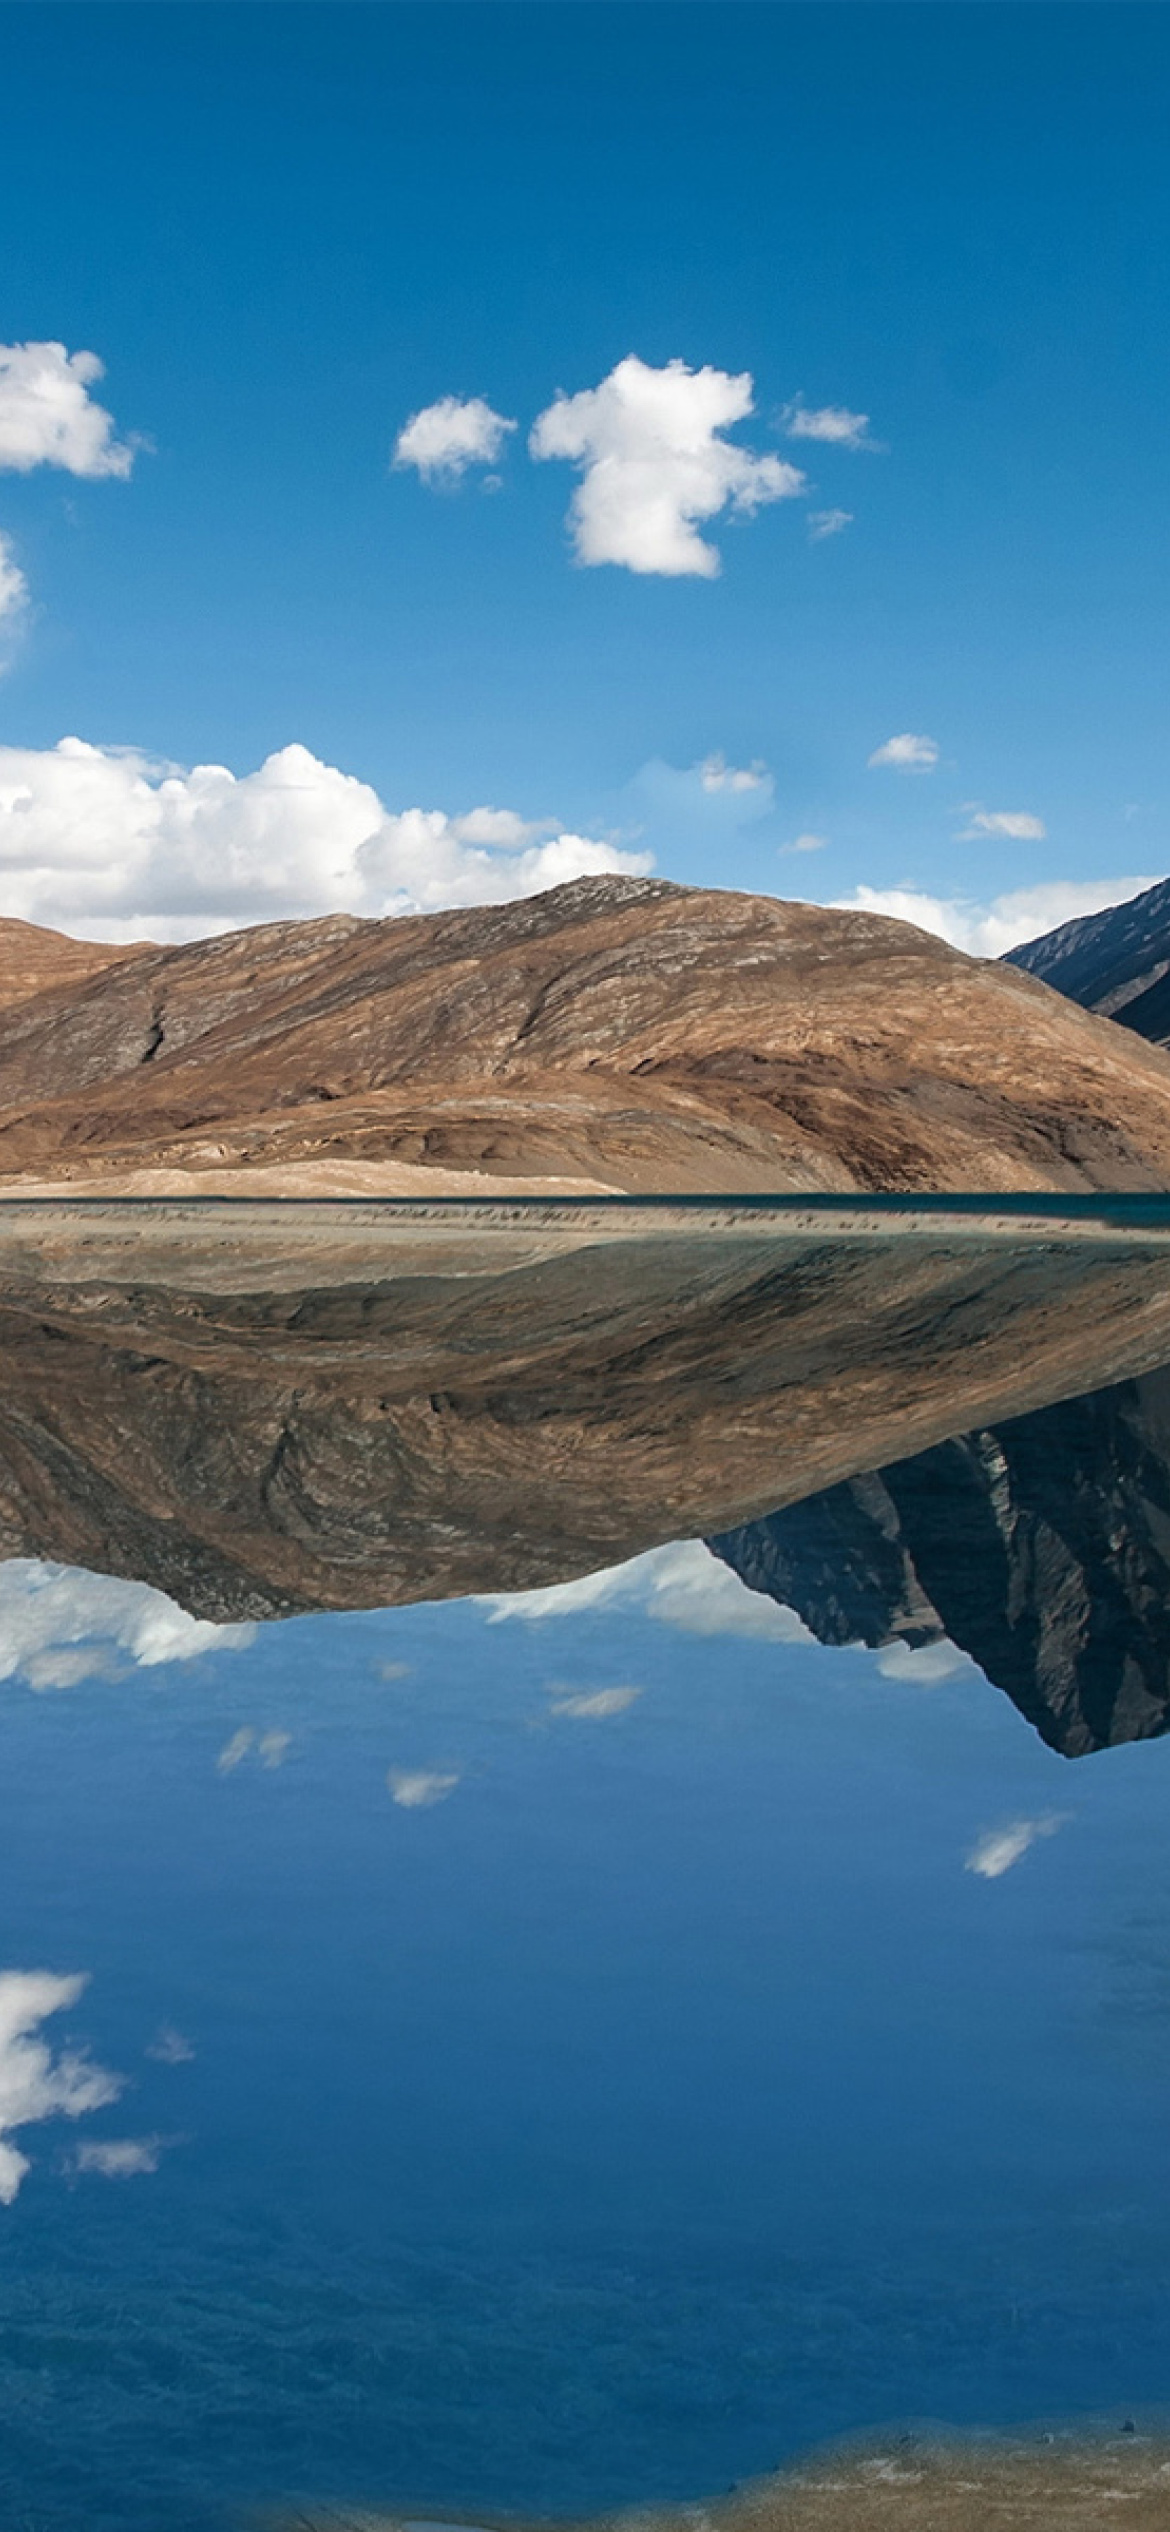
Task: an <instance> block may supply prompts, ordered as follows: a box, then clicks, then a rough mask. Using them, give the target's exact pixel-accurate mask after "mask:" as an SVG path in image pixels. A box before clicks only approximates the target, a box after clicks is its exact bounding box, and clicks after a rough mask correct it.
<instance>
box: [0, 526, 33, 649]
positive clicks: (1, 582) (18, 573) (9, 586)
mask: <svg viewBox="0 0 1170 2532" xmlns="http://www.w3.org/2000/svg"><path fill="white" fill-rule="evenodd" d="M27 597H28V582H27V580H26V579H25V576H24V573H23V572H22V570H21V568H20V565H19V563H18V562H17V559H16V556H15V554H14V553H13V550H12V539H11V537H9V536H5V535H3V534H2V533H0V624H4V625H8V626H10V625H11V623H12V619H13V617H14V616H17V615H19V614H20V611H21V609H22V607H23V606H24V604H25V601H26V600H27Z"/></svg>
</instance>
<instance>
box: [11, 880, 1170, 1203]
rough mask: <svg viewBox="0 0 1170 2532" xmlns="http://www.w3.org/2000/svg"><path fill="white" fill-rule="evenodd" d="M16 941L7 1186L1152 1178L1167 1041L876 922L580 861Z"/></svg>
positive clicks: (1163, 1104)
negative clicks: (497, 895)
mask: <svg viewBox="0 0 1170 2532" xmlns="http://www.w3.org/2000/svg"><path fill="white" fill-rule="evenodd" d="M28 931H29V927H27V926H16V925H7V926H0V977H3V978H5V979H6V980H8V981H9V982H10V981H11V979H12V978H14V977H16V976H17V975H18V974H19V972H20V957H21V956H23V957H24V960H25V966H24V972H25V974H26V975H27V978H28V983H29V990H28V992H27V993H26V994H25V996H24V998H23V999H14V998H9V1000H8V1002H7V1005H6V1007H2V1008H0V1180H2V1181H7V1182H8V1183H9V1184H11V1182H12V1181H13V1180H15V1179H33V1180H37V1181H49V1182H58V1181H61V1180H73V1181H76V1180H78V1179H79V1178H82V1177H84V1178H85V1179H86V1181H87V1182H89V1181H90V1180H92V1178H93V1177H94V1174H95V1173H96V1174H97V1176H98V1178H99V1179H100V1180H105V1179H106V1178H107V1177H108V1176H109V1175H110V1174H111V1173H116V1174H117V1176H118V1178H119V1179H120V1180H122V1182H123V1183H125V1173H128V1172H141V1171H143V1170H150V1171H158V1170H165V1171H168V1172H170V1173H174V1172H177V1171H182V1172H184V1173H186V1172H191V1171H193V1172H196V1173H200V1174H202V1173H205V1172H216V1173H219V1172H222V1171H225V1170H226V1171H229V1172H231V1173H233V1175H232V1176H231V1177H229V1178H217V1183H218V1184H219V1185H220V1186H222V1187H232V1188H237V1187H239V1186H240V1185H243V1186H245V1187H247V1186H248V1185H251V1184H256V1185H257V1191H259V1186H258V1180H257V1172H258V1171H259V1170H260V1169H264V1170H266V1171H269V1170H278V1171H279V1172H280V1173H281V1176H280V1179H279V1181H277V1180H274V1179H272V1178H267V1179H266V1180H265V1182H264V1183H265V1185H266V1187H267V1188H268V1189H270V1190H271V1189H277V1190H279V1189H280V1188H283V1189H285V1190H293V1189H295V1188H301V1189H303V1190H304V1191H305V1192H311V1191H313V1189H314V1188H316V1189H318V1190H321V1191H327V1192H333V1193H336V1192H340V1191H342V1190H343V1189H344V1187H345V1186H346V1184H347V1183H348V1182H349V1181H352V1184H353V1186H354V1188H355V1190H357V1191H369V1192H374V1191H375V1190H376V1189H377V1188H378V1187H379V1186H382V1187H384V1188H385V1191H386V1192H409V1191H410V1188H411V1187H412V1186H415V1185H418V1184H420V1183H421V1185H422V1186H423V1187H424V1188H425V1187H426V1186H427V1185H428V1183H429V1184H430V1185H431V1186H433V1187H434V1189H435V1191H436V1192H438V1191H439V1190H440V1186H441V1185H445V1186H446V1188H448V1189H449V1190H451V1191H454V1192H458V1190H459V1188H460V1187H463V1186H466V1187H467V1189H468V1190H471V1189H473V1188H475V1187H476V1186H477V1185H480V1184H481V1183H482V1178H483V1176H484V1175H486V1176H487V1177H488V1178H489V1179H490V1180H491V1182H492V1186H493V1187H494V1188H503V1187H506V1186H507V1185H509V1184H510V1185H511V1186H513V1187H516V1186H521V1187H522V1186H524V1185H526V1184H528V1183H530V1182H533V1181H536V1182H539V1183H540V1184H541V1185H543V1186H544V1187H546V1188H547V1187H548V1185H549V1183H550V1181H551V1182H556V1183H558V1184H559V1185H561V1186H562V1187H571V1186H572V1185H574V1184H586V1185H589V1184H591V1185H593V1186H594V1187H597V1186H600V1187H610V1188H615V1189H629V1190H634V1191H648V1190H658V1191H669V1192H683V1191H687V1190H691V1191H695V1190H720V1191H726V1192H732V1191H740V1192H743V1191H749V1190H794V1191H799V1190H808V1191H814V1190H823V1191H831V1190H839V1191H842V1192H845V1191H848V1190H851V1189H863V1190H875V1189H888V1190H894V1191H897V1190H907V1191H915V1190H929V1189H935V1190H947V1189H976V1190H986V1191H988V1192H996V1191H1007V1190H1011V1189H1027V1188H1036V1189H1039V1188H1048V1189H1066V1188H1067V1189H1076V1188H1116V1189H1126V1188H1129V1189H1148V1188H1157V1187H1166V1186H1170V1057H1167V1055H1165V1054H1164V1053H1163V1052H1162V1051H1161V1050H1160V1049H1157V1048H1153V1047H1149V1046H1146V1045H1144V1044H1142V1043H1141V1042H1140V1041H1139V1040H1137V1039H1136V1038H1135V1037H1134V1036H1133V1034H1132V1033H1131V1032H1129V1031H1123V1030H1121V1029H1118V1028H1116V1027H1115V1026H1114V1025H1113V1023H1112V1022H1110V1021H1108V1020H1104V1019H1100V1018H1097V1017H1096V1016H1094V1015H1093V1014H1091V1013H1088V1012H1085V1011H1082V1010H1080V1009H1079V1008H1077V1007H1076V1006H1075V1005H1074V1004H1072V1003H1070V1002H1069V1001H1067V1000H1066V999H1065V998H1063V997H1062V996H1061V995H1059V994H1056V993H1054V992H1052V991H1050V990H1049V989H1048V987H1047V986H1045V985H1043V984H1040V983H1038V982H1036V981H1035V980H1034V979H1033V978H1031V977H1029V976H1026V975H1023V974H1021V973H1020V972H1019V971H1018V970H1017V969H1015V968H1014V967H1009V966H1006V965H1003V964H1000V963H998V962H990V961H983V960H975V959H969V958H965V957H963V956H962V955H961V954H960V953H959V952H958V951H956V950H953V949H950V948H948V947H947V945H946V944H945V943H944V942H942V941H938V940H935V939H934V938H933V937H931V936H930V935H928V934H926V933H923V932H919V931H917V930H915V929H913V928H912V927H911V926H909V925H906V924H899V923H892V922H889V921H887V920H885V919H883V918H881V917H878V916H871V915H865V914H855V913H842V912H836V911H832V910H829V909H825V908H822V907H816V906H807V905H789V904H783V903H781V902H779V901H777V900H776V899H774V898H770V897H750V896H742V895H735V894H730V893H723V892H719V891H714V890H706V889H696V888H681V887H675V886H672V885H671V884H670V883H668V882H666V881H663V880H631V879H615V878H603V879H588V880H581V881H577V882H575V883H574V884H573V885H571V886H569V887H565V888H558V889H554V890H553V891H552V892H551V893H550V894H548V895H546V896H543V897H535V898H528V899H525V900H522V901H520V902H518V903H514V904H510V905H505V906H499V907H492V908H488V909H476V910H473V911H470V912H468V911H460V912H456V913H450V914H441V915H434V916H429V917H426V918H419V919H415V920H406V921H403V920H397V921H385V922H360V921H358V920H357V919H356V918H354V917H351V916H344V915H339V916H333V917H328V918H325V919H322V920H319V921H313V922H305V923H283V924H274V925H265V926H262V927H259V928H256V929H253V930H249V931H244V932H236V933H231V934H228V935H226V936H221V937H219V938H217V939H213V940H208V941H200V942H196V943H193V944H191V945H188V946H185V947H181V948H154V947H149V946H146V947H136V948H132V949H129V950H126V949H114V948H110V949H108V950H100V949H98V950H95V949H93V948H92V947H91V946H90V945H82V944H78V943H76V942H72V941H64V940H62V941H61V943H60V948H59V951H58V953H57V957H58V961H59V971H60V972H59V974H58V975H57V976H56V978H55V980H53V981H46V978H47V977H48V975H49V971H50V969H51V966H52V960H51V958H49V957H47V956H46V954H45V952H44V949H43V946H42V947H39V948H38V951H37V957H36V959H35V960H34V959H33V958H32V957H31V955H29V954H28V943H27V940H26V938H25V936H26V935H27V934H28ZM17 935H19V936H20V939H19V941H18V940H17V937H16V936H17ZM51 938H52V936H46V935H40V936H38V941H39V942H40V944H42V945H43V943H44V941H45V940H46V939H51ZM22 944H23V947H22ZM18 951H19V953H20V955H18ZM95 960H101V961H102V962H103V963H102V964H100V965H96V966H95V965H93V964H92V962H93V961H95ZM87 964H88V972H87ZM236 1172H240V1173H243V1175H241V1176H240V1177H238V1178H237V1177H236V1176H235V1174H234V1173H236ZM306 1172H307V1173H308V1174H307V1175H306ZM424 1173H425V1174H424ZM430 1173H436V1175H435V1176H434V1177H433V1178H432V1177H431V1176H430ZM463 1173H475V1175H471V1176H467V1177H464V1176H463ZM147 1183H150V1182H147ZM183 1183H184V1180H182V1179H179V1180H178V1181H177V1184H178V1185H180V1186H181V1185H182V1184H183ZM187 1183H198V1181H197V1180H196V1181H195V1182H191V1181H188V1182H187Z"/></svg>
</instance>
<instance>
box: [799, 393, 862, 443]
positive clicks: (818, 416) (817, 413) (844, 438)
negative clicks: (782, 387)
mask: <svg viewBox="0 0 1170 2532" xmlns="http://www.w3.org/2000/svg"><path fill="white" fill-rule="evenodd" d="M780 419H781V421H782V423H783V425H784V428H785V430H786V431H787V433H788V437H789V439H790V440H823V441H825V442H826V444H827V445H828V446H829V447H830V448H872V447H873V441H872V440H871V439H870V438H869V437H868V436H867V435H868V432H869V415H868V413H851V412H850V410H849V407H848V405H845V404H821V405H813V406H809V405H806V404H802V403H801V401H800V398H799V397H797V398H796V399H795V400H794V402H793V403H792V404H789V405H786V406H785V408H784V411H783V413H782V414H781V416H780Z"/></svg>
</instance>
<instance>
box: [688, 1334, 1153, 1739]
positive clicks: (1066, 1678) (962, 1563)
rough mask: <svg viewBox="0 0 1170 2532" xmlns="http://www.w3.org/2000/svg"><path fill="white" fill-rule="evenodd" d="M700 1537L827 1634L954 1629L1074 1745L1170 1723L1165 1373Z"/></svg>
mask: <svg viewBox="0 0 1170 2532" xmlns="http://www.w3.org/2000/svg"><path fill="white" fill-rule="evenodd" d="M708 1544H709V1545H710V1546H711V1547H712V1548H713V1549H714V1551H715V1553H716V1555H718V1556H721V1557H722V1558H723V1560H724V1562H725V1563H726V1564H728V1565H730V1566H731V1567H732V1568H733V1569H734V1571H735V1572H736V1573H737V1574H739V1575H740V1576H741V1578H742V1580H743V1581H744V1582H746V1583H748V1584H750V1586H751V1588H752V1589H753V1590H755V1591H762V1592H766V1593H767V1594H768V1595H769V1596H770V1597H771V1598H772V1599H774V1600H778V1601H781V1602H782V1603H783V1604H784V1606H785V1607H787V1608H791V1609H794V1610H796V1612H797V1613H798V1615H799V1616H800V1617H801V1618H803V1620H804V1622H805V1624H806V1626H808V1627H810V1628H811V1630H812V1632H813V1634H814V1635H816V1636H817V1637H818V1638H819V1639H820V1641H821V1642H822V1643H824V1644H854V1643H862V1644H870V1645H875V1646H876V1645H883V1644H897V1643H901V1644H906V1645H909V1646H918V1645H925V1644H932V1643H937V1642H939V1641H940V1639H942V1638H944V1637H945V1638H949V1640H950V1641H951V1642H952V1643H954V1644H957V1645H960V1646H961V1647H962V1649H963V1650H964V1652H967V1653H969V1654H971V1656H972V1657H973V1659H974V1660H975V1661H976V1662H977V1663H978V1664H979V1667H980V1669H981V1670H982V1671H984V1672H985V1673H986V1676H987V1678H988V1679H990V1680H991V1681H993V1682H994V1684H995V1686H996V1687H997V1688H1002V1689H1004V1690H1005V1691H1006V1693H1007V1695H1008V1696H1009V1697H1010V1698H1011V1699H1012V1701H1013V1703H1014V1704H1015V1705H1016V1706H1018V1707H1019V1710H1020V1712H1021V1714H1023V1715H1026V1716H1027V1719H1028V1721H1029V1723H1031V1724H1033V1725H1034V1726H1035V1728H1036V1730H1037V1731H1038V1732H1039V1733H1040V1734H1041V1737H1042V1738H1043V1739H1044V1740H1045V1741H1047V1743H1048V1745H1049V1747H1050V1748H1051V1749H1054V1750H1059V1751H1061V1752H1062V1753H1063V1755H1064V1756H1065V1757H1066V1758H1079V1757H1082V1756H1083V1755H1084V1754H1085V1753H1086V1752H1088V1751H1091V1750H1100V1749H1105V1748H1108V1747H1111V1746H1113V1745H1114V1744H1116V1743H1117V1742H1121V1741H1140V1740H1148V1739H1151V1738H1153V1737H1154V1736H1156V1735H1157V1734H1159V1733H1162V1732H1165V1731H1166V1730H1167V1728H1168V1726H1170V1371H1166V1370H1162V1371H1157V1372H1154V1373H1152V1374H1150V1375H1148V1376H1147V1377H1145V1378H1143V1379H1139V1380H1135V1381H1125V1382H1123V1383H1121V1384H1120V1385H1118V1386H1114V1387H1111V1388H1108V1389H1103V1390H1099V1391H1097V1392H1096V1393H1095V1394H1093V1395H1091V1396H1087V1397H1081V1398H1074V1399H1069V1400H1067V1401H1065V1402H1064V1403H1062V1404H1060V1405H1057V1406H1052V1407H1047V1408H1045V1409H1043V1410H1042V1411H1041V1412H1040V1413H1038V1414H1034V1415H1027V1416H1021V1417H1013V1418H1010V1419H1009V1420H1007V1421H1006V1422H1002V1423H997V1424H995V1425H993V1426H990V1427H983V1428H982V1429H980V1430H978V1431H975V1432H971V1433H966V1434H964V1435H962V1436H961V1437H960V1438H959V1439H957V1440H953V1441H947V1442H942V1443H940V1444H938V1445H937V1446H936V1447H935V1448H933V1449H931V1450H928V1451H921V1452H918V1453H916V1454H915V1455H914V1457H912V1458H909V1459H900V1460H896V1461H894V1462H893V1463H892V1464H891V1465H889V1466H887V1467H885V1468H883V1469H881V1470H880V1471H878V1472H877V1473H875V1474H873V1475H861V1476H856V1477H852V1478H850V1479H848V1480H847V1481H846V1482H845V1483H844V1484H843V1485H838V1486H833V1487H830V1488H829V1489H827V1490H826V1491H825V1492H824V1493H822V1494H819V1495H814V1496H811V1497H810V1498H808V1499H807V1500H806V1501H804V1502H801V1503H796V1504H789V1505H788V1506H786V1508H785V1509H784V1510H783V1511H780V1512H775V1513H773V1514H771V1515H770V1516H769V1518H767V1519H766V1520H763V1521H754V1522H751V1523H749V1524H747V1525H746V1526H744V1527H743V1528H740V1529H737V1530H733V1531H730V1532H728V1533H725V1534H724V1535H723V1536H722V1537H717V1538H712V1539H710V1540H709V1541H708Z"/></svg>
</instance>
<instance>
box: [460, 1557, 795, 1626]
mask: <svg viewBox="0 0 1170 2532" xmlns="http://www.w3.org/2000/svg"><path fill="white" fill-rule="evenodd" d="M481 1605H482V1606H483V1607H484V1608H485V1609H486V1610H487V1612H488V1621H489V1624H490V1625H493V1626H496V1625H499V1624H500V1622H501V1621H502V1620H504V1619H508V1618H523V1619H524V1620H526V1621H527V1623H528V1624H529V1625H539V1624H542V1623H543V1621H544V1620H545V1619H548V1618H574V1617H579V1616H581V1615H583V1614H585V1613H587V1612H589V1611H591V1610H599V1611H603V1612H605V1611H608V1610H611V1609H614V1610H636V1611H638V1612H640V1614H641V1615H642V1616H643V1617H647V1618H654V1619H656V1620H657V1621H658V1623H659V1624H660V1625H662V1626H674V1627H680V1628H681V1629H682V1631H683V1632H684V1634H687V1635H741V1636H757V1637H764V1638H766V1639H767V1640H768V1641H770V1642H772V1643H781V1644H808V1643H811V1641H812V1638H811V1636H810V1635H809V1633H808V1630H807V1628H806V1627H804V1626H802V1625H801V1622H800V1619H799V1618H798V1617H797V1616H796V1615H795V1613H794V1611H793V1610H791V1609H781V1608H780V1607H778V1605H777V1603H776V1602H775V1601H774V1600H768V1599H766V1598H765V1597H764V1595H763V1593H761V1592H758V1591H749V1590H748V1587H747V1584H746V1583H743V1582H741V1581H740V1579H739V1576H738V1574H733V1573H732V1570H731V1567H730V1565H725V1564H724V1563H723V1561H722V1559H721V1558H720V1557H718V1556H713V1555H712V1554H711V1550H710V1548H708V1547H704V1545H703V1542H702V1540H701V1539H680V1540H677V1541H675V1542H673V1543H672V1544H671V1545H670V1546H669V1547H652V1548H648V1549H647V1550H646V1552H645V1554H644V1555H642V1556H631V1557H629V1558H628V1559H627V1560H626V1562H625V1563H624V1564H621V1565H607V1566H605V1567H603V1569H602V1571H601V1572H600V1573H596V1574H583V1575H582V1576H581V1577H580V1579H579V1580H578V1581H577V1582H567V1583H550V1584H548V1585H547V1586H546V1587H545V1588H544V1589H543V1590H540V1591H508V1592H493V1593H490V1594H487V1595H485V1596H484V1598H483V1601H482V1604H481Z"/></svg>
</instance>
